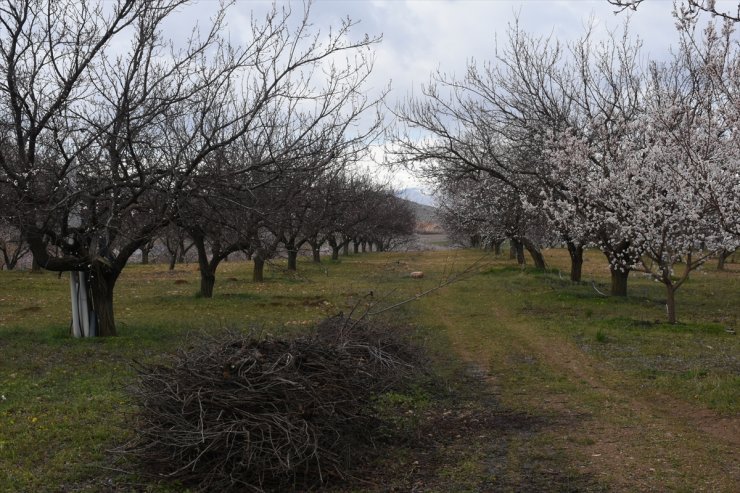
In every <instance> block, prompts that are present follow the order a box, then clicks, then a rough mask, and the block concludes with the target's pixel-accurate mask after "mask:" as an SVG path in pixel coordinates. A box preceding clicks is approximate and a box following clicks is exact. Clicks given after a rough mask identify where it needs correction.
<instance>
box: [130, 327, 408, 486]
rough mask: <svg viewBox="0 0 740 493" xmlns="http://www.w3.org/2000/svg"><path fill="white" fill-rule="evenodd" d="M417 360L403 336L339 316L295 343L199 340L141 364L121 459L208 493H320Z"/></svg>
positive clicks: (242, 337)
mask: <svg viewBox="0 0 740 493" xmlns="http://www.w3.org/2000/svg"><path fill="white" fill-rule="evenodd" d="M421 361H422V359H421V352H420V351H419V349H418V348H417V347H416V346H414V345H412V344H411V343H410V342H408V340H407V339H406V338H404V337H402V336H400V335H399V333H398V331H397V330H394V329H392V328H389V327H386V326H382V325H378V324H374V323H370V322H367V321H359V322H358V321H356V320H350V319H347V318H343V317H335V318H330V319H328V320H325V321H324V322H322V323H320V324H319V325H318V326H317V327H316V328H315V330H314V331H313V333H312V334H310V335H307V336H303V337H298V338H295V339H292V340H283V339H276V338H273V337H259V336H257V335H255V334H243V333H236V332H227V333H223V334H221V335H219V336H217V337H214V336H204V335H201V336H198V337H197V339H196V340H193V341H190V344H189V345H188V347H187V348H186V349H182V350H180V351H179V352H178V353H176V354H174V355H172V356H171V357H169V360H168V361H167V362H166V363H165V364H157V365H141V364H137V365H136V369H137V372H138V380H137V383H136V385H135V386H134V387H133V389H132V392H133V396H134V398H135V401H136V403H137V405H138V412H137V414H136V418H135V420H134V422H135V428H134V434H135V438H134V439H133V440H132V441H131V442H130V443H129V444H128V445H127V446H126V447H125V448H124V450H125V451H126V452H127V453H128V454H131V455H133V456H134V457H135V458H137V459H139V461H140V464H141V465H142V466H143V467H144V468H145V469H146V470H147V471H148V472H151V473H155V474H157V475H159V476H160V477H162V476H165V477H171V478H175V479H178V480H180V481H182V482H183V483H185V484H187V485H190V486H193V487H195V488H198V489H201V490H209V491H210V490H216V489H223V490H232V489H233V490H239V491H245V490H258V491H259V490H262V489H265V488H267V489H272V488H286V487H289V486H290V485H296V484H299V485H307V486H310V485H315V484H320V483H322V482H324V481H326V480H327V479H328V478H329V477H332V476H337V475H339V476H341V475H342V473H343V472H345V471H346V470H347V467H349V465H350V463H349V457H350V451H352V454H356V453H357V452H358V451H361V450H362V448H363V447H366V446H367V445H369V444H370V442H371V440H372V435H373V430H376V429H377V427H378V425H379V424H380V423H379V420H378V418H377V417H376V416H375V413H374V412H373V402H374V398H375V396H377V395H378V394H379V393H382V392H384V391H386V390H389V389H394V388H395V389H397V388H399V387H401V386H403V385H404V384H406V383H408V382H409V381H410V377H411V376H412V375H413V374H414V373H415V372H416V371H417V370H418V369H419V368H420V362H421Z"/></svg>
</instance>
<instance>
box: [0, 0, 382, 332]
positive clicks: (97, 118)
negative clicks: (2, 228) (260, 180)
mask: <svg viewBox="0 0 740 493" xmlns="http://www.w3.org/2000/svg"><path fill="white" fill-rule="evenodd" d="M184 3H185V2H184V1H182V0H155V1H150V2H138V1H134V0H119V1H117V2H115V3H113V4H105V5H103V4H102V3H101V4H90V3H87V2H82V3H79V2H74V1H71V0H68V1H51V0H48V1H35V0H25V1H17V2H10V1H6V2H3V3H2V4H0V73H2V74H3V76H4V78H3V80H2V82H0V144H1V145H0V187H1V190H0V197H2V200H3V206H7V209H6V210H9V211H10V212H9V215H11V216H12V217H13V218H17V220H18V221H19V222H20V224H21V225H22V226H21V230H22V231H23V233H24V236H25V238H26V239H27V241H28V243H29V246H30V248H31V250H32V252H33V255H34V258H35V260H36V261H37V262H38V263H39V265H40V266H41V267H43V268H46V269H49V270H54V271H72V272H73V274H74V275H72V276H71V277H72V279H73V280H72V290H73V292H74V293H78V294H84V296H79V295H76V298H75V300H73V312H74V316H75V323H74V328H75V333H78V334H80V333H83V332H84V333H86V334H96V335H115V323H114V316H113V287H114V285H115V282H116V280H117V278H118V276H119V275H120V272H121V270H122V269H123V268H124V266H125V265H126V263H127V261H128V259H129V257H130V256H131V255H132V254H133V253H134V252H135V251H136V250H137V249H139V248H141V246H143V245H145V244H146V243H147V242H148V241H150V240H151V238H152V236H153V235H154V234H155V233H156V232H157V231H158V230H159V229H161V228H162V227H163V226H165V225H166V224H168V223H169V222H170V221H171V219H172V218H173V217H175V215H176V213H177V210H176V206H177V197H178V195H179V194H180V193H183V192H184V193H188V192H189V189H190V187H192V186H194V184H195V183H194V182H193V181H192V180H191V177H193V176H194V175H195V174H196V173H197V171H198V170H199V169H200V168H201V167H202V166H203V163H204V162H205V160H206V158H207V157H208V156H210V155H211V154H212V153H214V152H217V151H219V150H221V149H224V148H226V147H228V146H230V145H231V144H233V143H234V142H235V141H237V140H238V139H239V138H240V137H241V136H243V135H245V134H247V133H250V132H254V131H255V129H258V128H263V129H264V128H268V127H267V126H268V125H269V124H270V122H271V121H272V120H271V118H270V115H272V114H274V111H273V110H275V109H278V110H279V108H281V107H283V102H284V101H286V100H296V101H302V104H303V105H304V106H307V105H308V106H310V105H314V106H315V107H317V108H319V109H318V110H317V112H318V113H319V114H322V115H324V116H325V117H326V118H334V119H336V121H339V120H342V121H345V122H346V118H345V117H346V113H347V111H351V108H352V104H354V103H355V102H357V101H359V103H358V104H362V103H361V102H362V100H363V98H362V97H361V96H360V95H359V94H355V93H352V95H351V96H348V95H347V94H346V93H344V92H342V91H343V89H345V85H344V83H345V82H346V81H348V80H359V81H361V80H364V78H366V77H367V74H368V64H367V61H368V56H369V55H368V52H367V48H368V46H369V45H370V44H372V43H373V42H374V40H373V39H369V38H367V37H365V38H363V39H361V40H359V41H351V40H350V39H349V31H350V29H351V27H352V23H351V22H350V21H346V22H345V23H343V24H342V25H341V26H340V27H339V28H338V29H336V30H334V31H332V32H331V33H330V34H329V35H328V36H325V35H323V34H322V33H319V32H316V31H314V30H312V27H311V23H310V22H309V16H308V15H309V12H308V8H307V7H306V9H304V11H303V12H302V13H301V14H302V17H301V18H300V20H299V21H298V23H297V27H296V25H295V24H293V25H289V22H288V20H289V18H290V17H291V15H292V13H291V11H290V10H282V11H278V10H277V9H273V10H272V11H271V12H270V13H268V14H267V15H266V17H265V18H264V19H253V21H252V23H251V25H250V31H251V39H250V40H249V42H248V43H247V44H245V45H244V46H238V47H235V46H232V45H230V44H229V43H228V42H227V41H226V40H224V39H223V38H222V37H220V33H221V31H222V29H223V27H224V19H225V10H223V9H221V10H218V11H217V12H216V13H215V15H214V18H213V20H212V23H211V25H210V26H209V28H207V29H205V30H203V29H196V30H195V31H194V32H193V35H192V36H191V38H190V40H189V41H188V42H187V43H186V44H185V46H184V47H183V48H182V49H178V50H176V49H174V48H172V46H171V44H170V43H168V42H167V40H164V39H162V37H161V34H160V31H159V27H160V26H161V24H162V22H163V21H164V20H165V19H167V18H168V17H171V15H172V14H173V12H175V10H176V9H177V8H178V7H180V6H181V5H182V4H184ZM114 39H116V40H117V43H116V44H115V45H114V44H113V43H112V40H114ZM340 53H346V54H347V65H346V66H344V67H342V66H338V65H332V66H330V67H329V66H328V65H326V64H325V63H324V62H329V61H333V60H334V59H336V58H338V57H335V56H334V55H337V54H340ZM322 65H323V67H324V68H326V72H322V71H321V70H319V68H320V67H322ZM327 67H328V68H327ZM325 73H328V74H329V75H328V76H327V77H324V79H325V82H326V83H327V85H324V84H320V79H321V78H322V77H323V76H324V74H325ZM356 87H357V86H356V85H351V84H350V85H349V90H350V91H351V90H354V89H355V88H356ZM327 94H329V95H330V96H328V97H325V96H326V95H327ZM348 101H351V103H349V106H350V110H348V109H347V106H346V104H348ZM282 115H284V113H282ZM323 121H325V119H319V120H315V123H316V124H318V123H321V122H323ZM347 124H349V123H347ZM304 128H305V132H307V133H308V132H311V131H312V130H313V129H314V128H316V125H314V126H312V125H310V124H309V125H305V126H304ZM299 141H300V139H296V140H294V141H293V144H295V145H298V142H299ZM51 247H53V248H51ZM57 250H58V251H59V254H57V253H56V251H57ZM88 300H89V301H90V303H88V302H87V301H88Z"/></svg>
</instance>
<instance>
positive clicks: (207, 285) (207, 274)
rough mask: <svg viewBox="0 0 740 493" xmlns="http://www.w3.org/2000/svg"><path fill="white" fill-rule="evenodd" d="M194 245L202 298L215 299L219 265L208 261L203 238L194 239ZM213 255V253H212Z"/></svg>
mask: <svg viewBox="0 0 740 493" xmlns="http://www.w3.org/2000/svg"><path fill="white" fill-rule="evenodd" d="M193 243H194V244H195V249H196V251H197V252H198V269H199V270H200V296H201V297H203V298H212V297H213V286H214V285H215V284H216V267H217V266H218V263H215V264H214V262H213V261H211V262H209V261H208V253H207V252H206V244H205V240H204V239H203V238H202V237H194V238H193ZM212 255H213V253H212Z"/></svg>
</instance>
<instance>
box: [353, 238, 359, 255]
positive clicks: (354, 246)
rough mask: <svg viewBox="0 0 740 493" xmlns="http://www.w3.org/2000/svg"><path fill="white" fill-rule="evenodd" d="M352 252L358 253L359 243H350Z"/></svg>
mask: <svg viewBox="0 0 740 493" xmlns="http://www.w3.org/2000/svg"><path fill="white" fill-rule="evenodd" d="M352 250H353V251H354V253H360V242H359V241H353V242H352Z"/></svg>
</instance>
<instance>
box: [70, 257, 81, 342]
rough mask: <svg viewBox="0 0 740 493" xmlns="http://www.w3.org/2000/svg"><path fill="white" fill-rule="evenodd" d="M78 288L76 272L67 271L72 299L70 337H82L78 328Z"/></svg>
mask: <svg viewBox="0 0 740 493" xmlns="http://www.w3.org/2000/svg"><path fill="white" fill-rule="evenodd" d="M79 289H80V283H79V282H78V281H77V272H74V271H72V272H70V273H69V294H70V299H71V300H72V337H75V338H78V337H82V330H81V329H80V311H79V308H78V306H79V305H78V303H77V293H78V292H79Z"/></svg>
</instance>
